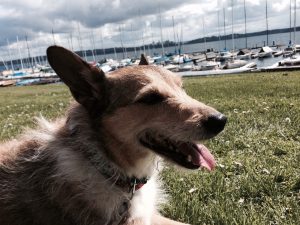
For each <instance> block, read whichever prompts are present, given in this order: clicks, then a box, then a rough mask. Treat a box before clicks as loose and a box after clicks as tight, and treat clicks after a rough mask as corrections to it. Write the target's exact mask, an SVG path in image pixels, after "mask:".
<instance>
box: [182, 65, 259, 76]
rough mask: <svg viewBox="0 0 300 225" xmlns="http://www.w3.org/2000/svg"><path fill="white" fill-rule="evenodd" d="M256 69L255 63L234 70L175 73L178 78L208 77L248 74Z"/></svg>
mask: <svg viewBox="0 0 300 225" xmlns="http://www.w3.org/2000/svg"><path fill="white" fill-rule="evenodd" d="M255 67H256V64H255V63H248V64H247V65H245V66H243V67H241V68H236V69H228V70H222V69H215V70H206V71H187V72H179V73H177V74H178V75H179V76H208V75H225V74H235V73H244V72H250V71H252V70H253V69H254V68H255Z"/></svg>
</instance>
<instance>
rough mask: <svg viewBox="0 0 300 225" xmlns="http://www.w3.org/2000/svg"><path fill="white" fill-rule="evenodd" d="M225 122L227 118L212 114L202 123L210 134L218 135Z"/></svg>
mask: <svg viewBox="0 0 300 225" xmlns="http://www.w3.org/2000/svg"><path fill="white" fill-rule="evenodd" d="M226 122H227V117H226V116H224V115H223V114H221V113H217V114H213V115H210V116H208V118H207V119H206V120H205V121H204V122H203V124H204V127H205V129H206V130H207V131H208V132H210V133H212V134H218V133H220V132H221V131H222V130H223V129H224V127H225V124H226Z"/></svg>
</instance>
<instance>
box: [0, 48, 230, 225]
mask: <svg viewBox="0 0 300 225" xmlns="http://www.w3.org/2000/svg"><path fill="white" fill-rule="evenodd" d="M47 54H48V60H49V62H50V64H51V66H52V67H53V69H54V70H55V71H56V72H57V74H58V75H59V76H60V77H61V78H62V80H63V81H64V82H65V83H66V84H67V85H68V87H69V88H70V91H71V93H72V95H73V96H74V98H75V100H76V101H77V103H75V104H73V105H72V107H71V108H70V109H69V111H68V112H67V115H66V118H63V119H58V120H56V121H54V122H48V121H46V120H45V119H43V118H42V119H39V128H37V129H35V130H30V131H27V132H26V133H25V134H24V135H23V136H22V137H21V138H19V139H18V140H13V141H10V142H7V143H3V144H1V146H0V224H1V225H47V224H48V225H53V224H55V225H85V224H86V225H118V224H126V225H159V224H160V225H179V224H182V223H179V222H175V221H172V220H169V219H166V218H164V217H162V216H159V214H158V212H157V204H158V203H159V200H160V197H159V196H160V194H161V191H160V187H159V186H160V185H159V183H158V182H157V180H158V179H157V172H158V170H159V168H158V167H159V165H161V163H160V159H161V158H160V157H159V156H158V155H157V154H156V153H155V152H153V151H151V150H150V149H148V148H146V147H145V146H143V145H141V143H140V142H139V137H140V136H141V135H142V134H143V132H145V131H146V130H149V129H151V130H155V131H157V132H158V133H160V134H163V135H164V136H165V137H168V138H170V139H173V140H183V141H192V140H203V139H206V138H209V137H211V136H214V135H215V134H213V135H212V134H207V133H208V132H207V131H206V129H205V127H204V125H203V124H204V121H205V120H206V119H207V118H208V117H209V116H210V115H212V114H216V113H217V111H216V110H214V109H213V108H211V107H208V106H206V105H204V104H203V103H200V102H198V101H196V100H194V99H192V98H191V97H189V96H188V95H187V94H186V93H185V92H184V91H183V89H182V82H181V79H180V78H179V77H178V76H176V75H174V74H173V73H171V72H169V71H167V70H164V69H161V68H158V67H155V66H149V65H139V66H135V67H128V68H123V69H120V70H118V71H115V72H113V73H111V74H109V75H105V74H104V73H103V72H102V71H101V70H99V69H96V68H94V67H92V66H90V65H89V64H88V63H86V62H84V61H83V60H82V59H80V57H79V56H77V55H75V54H74V53H71V52H69V51H68V50H66V49H64V48H62V47H58V46H52V47H50V48H49V49H48V50H47ZM141 62H142V63H141V64H147V63H146V61H145V60H144V59H143V60H142V61H141ZM224 125H225V124H224ZM222 129H223V128H222ZM218 132H219V131H218ZM218 132H216V133H218ZM166 159H167V158H166ZM167 160H168V159H167ZM170 161H172V160H170ZM103 169H104V170H105V171H106V170H108V172H109V174H110V175H111V176H110V177H107V176H106V175H105V174H103V173H101V172H99V171H103ZM120 177H136V178H143V177H150V180H149V181H148V182H147V183H146V184H145V185H144V186H143V187H142V188H141V189H139V190H137V191H136V192H135V193H134V194H132V193H131V192H130V191H125V190H124V188H122V185H121V186H120V185H117V184H116V182H117V180H118V179H119V178H120Z"/></svg>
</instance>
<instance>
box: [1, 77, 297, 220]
mask: <svg viewBox="0 0 300 225" xmlns="http://www.w3.org/2000/svg"><path fill="white" fill-rule="evenodd" d="M184 86H185V89H186V91H187V92H188V93H189V94H190V95H191V96H193V97H194V98H196V99H198V100H200V101H203V102H205V103H207V104H209V105H211V106H214V107H215V108H217V109H218V110H219V111H221V112H223V113H224V114H226V116H227V117H228V125H227V127H226V129H225V131H224V132H223V133H222V134H221V135H219V136H218V137H216V138H215V139H213V140H211V141H208V142H207V143H206V145H207V146H209V148H210V149H211V151H212V153H213V154H214V156H215V158H216V159H217V161H218V166H217V168H216V170H215V171H214V172H212V173H207V172H205V171H198V172H193V173H178V171H175V170H174V169H172V168H167V169H166V170H165V171H164V173H163V174H162V176H163V180H164V182H165V184H166V187H167V191H168V192H169V194H170V196H171V197H170V202H169V204H168V205H166V206H165V207H164V214H165V215H167V216H168V217H171V218H174V219H177V220H180V221H184V222H188V223H191V224H194V225H198V224H218V225H219V224H220V225H222V224H224V225H225V224H228V225H232V224H239V225H240V224H251V225H252V224H257V225H264V224H268V225H273V224H274V225H275V224H287V225H289V224H291V225H292V224H299V221H300V126H299V124H300V99H299V97H300V73H299V72H289V73H260V74H246V75H232V76H222V77H203V78H185V79H184ZM70 100H71V97H70V94H69V93H68V90H67V88H65V87H64V86H63V85H48V86H32V87H11V88H2V89H0V109H1V110H0V126H1V127H2V130H1V133H0V139H2V140H5V139H8V138H9V137H13V136H16V135H17V134H18V133H20V132H21V129H20V127H22V126H33V117H34V116H39V114H42V115H44V116H45V117H47V118H54V117H57V116H59V115H61V114H63V113H64V111H65V109H66V107H67V105H68V104H69V102H70Z"/></svg>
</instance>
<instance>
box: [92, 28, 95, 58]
mask: <svg viewBox="0 0 300 225" xmlns="http://www.w3.org/2000/svg"><path fill="white" fill-rule="evenodd" d="M91 41H92V48H93V49H92V56H93V60H94V62H96V57H95V55H96V54H95V49H96V46H95V38H94V32H93V30H91Z"/></svg>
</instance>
